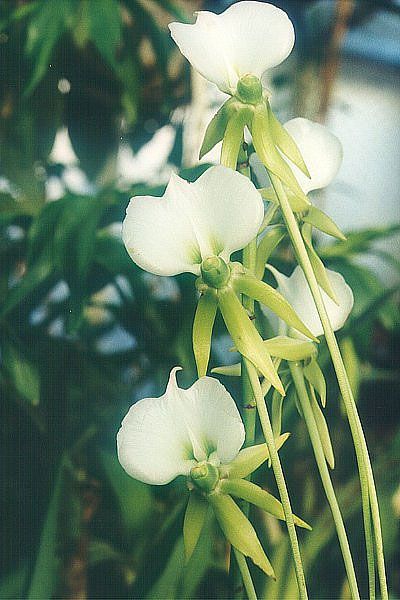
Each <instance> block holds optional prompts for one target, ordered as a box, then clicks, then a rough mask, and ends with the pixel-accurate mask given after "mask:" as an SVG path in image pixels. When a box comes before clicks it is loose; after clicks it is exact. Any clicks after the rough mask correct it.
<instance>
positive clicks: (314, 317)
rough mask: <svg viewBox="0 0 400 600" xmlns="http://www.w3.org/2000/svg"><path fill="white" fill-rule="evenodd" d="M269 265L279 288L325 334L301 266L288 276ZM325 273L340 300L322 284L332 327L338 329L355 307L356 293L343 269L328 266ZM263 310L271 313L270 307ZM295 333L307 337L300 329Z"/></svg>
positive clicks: (318, 332) (306, 321)
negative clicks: (338, 270) (331, 296)
mask: <svg viewBox="0 0 400 600" xmlns="http://www.w3.org/2000/svg"><path fill="white" fill-rule="evenodd" d="M267 268H268V269H269V270H270V271H271V272H272V273H273V275H274V277H275V279H276V281H277V283H278V291H279V292H280V293H281V294H282V296H284V297H285V298H286V300H287V301H288V302H289V303H290V304H291V305H292V307H293V308H294V310H295V311H296V313H297V314H298V315H299V317H300V319H301V320H302V321H303V323H304V324H305V325H306V326H307V327H308V328H309V329H310V331H311V332H312V333H313V334H314V335H315V336H316V337H318V336H320V335H323V334H324V330H323V327H322V323H321V320H320V318H319V315H318V311H317V308H316V306H315V302H314V299H313V297H312V295H311V291H310V288H309V286H308V283H307V280H306V278H305V275H304V273H303V270H302V269H301V267H300V266H297V267H296V268H295V269H294V271H293V273H292V274H291V276H290V277H286V275H284V274H283V273H280V272H279V271H278V270H277V269H275V268H274V267H271V265H268V266H267ZM326 274H327V277H328V280H329V283H330V285H331V287H332V290H333V292H334V294H335V296H336V298H337V299H338V301H339V304H336V303H335V302H334V301H333V300H332V299H331V298H330V297H329V296H328V294H326V293H325V292H324V290H323V289H322V288H321V287H320V292H321V295H322V299H323V301H324V304H325V308H326V310H327V313H328V316H329V319H330V322H331V324H332V327H333V330H334V331H337V330H338V329H341V327H343V325H344V324H345V322H346V320H347V317H348V316H349V314H350V312H351V310H352V308H353V303H354V297H353V292H352V290H351V288H350V286H349V285H348V284H347V283H346V281H345V280H344V277H343V276H342V275H341V274H340V273H336V271H331V270H330V269H326ZM263 310H264V311H265V313H266V314H267V316H268V317H270V313H269V312H267V309H264V308H263ZM296 335H297V336H298V337H301V338H303V339H307V338H305V336H303V334H302V333H300V332H296Z"/></svg>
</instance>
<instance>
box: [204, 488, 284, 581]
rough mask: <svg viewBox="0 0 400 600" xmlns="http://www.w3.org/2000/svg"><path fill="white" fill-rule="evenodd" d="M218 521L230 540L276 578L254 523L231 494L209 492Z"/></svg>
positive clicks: (265, 571)
mask: <svg viewBox="0 0 400 600" xmlns="http://www.w3.org/2000/svg"><path fill="white" fill-rule="evenodd" d="M208 501H209V502H210V504H211V506H212V508H213V510H214V513H215V516H216V518H217V521H218V523H219V525H220V527H221V529H222V531H223V533H224V535H225V537H226V539H227V540H228V542H230V543H231V544H232V546H233V547H234V548H236V549H237V550H239V552H241V553H242V554H244V555H245V556H248V557H249V558H251V560H252V561H253V562H254V564H256V565H257V566H259V567H260V569H262V570H263V571H264V573H265V574H266V575H268V576H269V577H273V578H275V574H274V570H273V568H272V565H271V563H270V562H269V560H268V558H267V556H266V554H265V552H264V550H263V548H262V546H261V544H260V540H259V539H258V537H257V534H256V532H255V529H254V527H253V525H252V524H251V523H250V521H249V520H248V518H247V517H246V516H245V515H244V514H243V513H242V511H241V510H240V508H239V507H238V505H237V504H236V503H235V501H234V500H232V498H231V497H230V496H227V495H225V494H220V493H214V494H209V496H208Z"/></svg>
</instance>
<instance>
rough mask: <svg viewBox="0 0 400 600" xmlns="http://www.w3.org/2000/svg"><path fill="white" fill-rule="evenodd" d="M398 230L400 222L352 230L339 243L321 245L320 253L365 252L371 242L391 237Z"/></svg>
mask: <svg viewBox="0 0 400 600" xmlns="http://www.w3.org/2000/svg"><path fill="white" fill-rule="evenodd" d="M399 232H400V224H398V223H396V224H395V225H388V226H386V227H371V228H368V229H361V230H359V231H352V232H351V233H348V234H347V236H346V238H347V239H346V241H344V242H341V243H340V244H339V243H337V244H330V245H329V246H323V247H321V255H322V256H323V257H324V258H329V259H332V258H338V257H343V256H347V257H349V256H352V255H354V254H359V253H360V252H366V251H368V250H369V248H370V247H371V245H372V243H373V242H375V241H377V240H381V239H386V238H389V237H391V236H392V235H395V234H398V233H399Z"/></svg>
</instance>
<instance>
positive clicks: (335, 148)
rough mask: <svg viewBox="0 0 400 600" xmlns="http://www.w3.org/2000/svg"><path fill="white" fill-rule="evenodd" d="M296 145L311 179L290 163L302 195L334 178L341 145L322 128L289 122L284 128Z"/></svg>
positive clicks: (339, 159)
mask: <svg viewBox="0 0 400 600" xmlns="http://www.w3.org/2000/svg"><path fill="white" fill-rule="evenodd" d="M284 127H285V129H286V130H287V131H288V132H289V133H290V135H291V136H292V138H293V139H294V141H295V142H296V144H297V146H298V148H299V150H300V152H301V154H302V156H303V159H304V162H305V163H306V165H307V168H308V171H309V173H310V176H311V178H308V177H306V175H304V173H302V172H301V171H300V169H299V168H298V167H296V165H294V164H293V163H292V162H290V161H289V160H287V159H286V160H287V162H289V164H290V166H291V168H292V171H293V173H294V175H295V177H296V179H297V181H298V182H299V185H300V187H301V189H302V190H303V192H304V193H305V194H308V192H310V191H311V190H317V189H320V188H324V187H326V186H327V185H329V184H330V183H331V181H332V180H333V179H334V178H335V177H336V175H337V173H338V171H339V168H340V165H341V164H342V159H343V150H342V144H341V143H340V141H339V139H338V138H337V137H336V136H335V135H334V134H333V133H331V132H330V131H329V129H327V128H326V127H324V125H320V124H319V123H314V122H313V121H309V120H308V119H303V118H296V119H291V120H290V121H288V122H287V123H285V125H284Z"/></svg>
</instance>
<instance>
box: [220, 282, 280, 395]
mask: <svg viewBox="0 0 400 600" xmlns="http://www.w3.org/2000/svg"><path fill="white" fill-rule="evenodd" d="M217 293H218V303H219V308H220V311H221V314H222V317H223V319H224V321H225V325H226V327H227V329H228V331H229V333H230V334H231V337H232V339H233V342H234V344H235V346H236V348H237V350H238V352H240V354H242V355H243V356H245V357H246V358H248V359H249V360H250V362H252V363H253V365H254V366H255V367H256V368H257V369H258V370H259V371H260V373H262V374H263V375H264V377H265V378H266V379H268V381H270V382H271V384H272V385H273V386H274V387H275V388H276V389H277V390H279V391H280V392H281V393H282V394H285V391H284V389H283V386H282V382H281V380H280V379H279V376H278V373H277V372H276V369H275V367H274V365H273V362H272V359H271V357H270V355H269V354H268V352H267V350H266V348H265V347H264V344H263V340H262V338H261V336H260V334H259V333H258V331H257V329H256V328H255V327H254V325H253V324H252V322H251V321H250V319H249V317H248V314H247V312H246V311H245V309H244V308H243V306H242V305H241V303H240V302H239V299H238V297H237V296H236V294H235V292H234V291H233V289H232V288H231V287H230V286H226V287H224V288H221V289H220V290H218V292H217Z"/></svg>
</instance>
